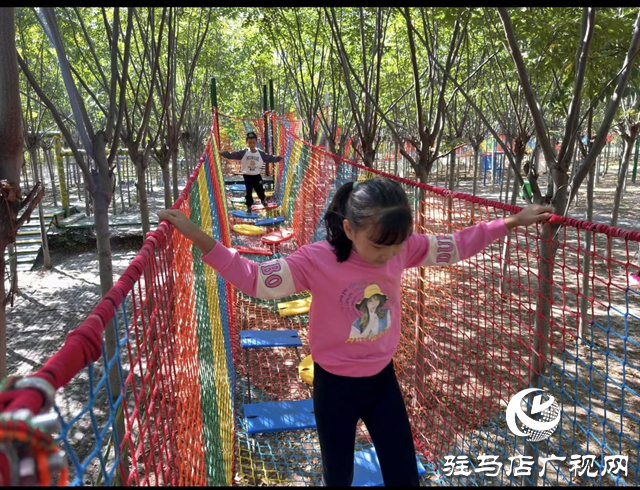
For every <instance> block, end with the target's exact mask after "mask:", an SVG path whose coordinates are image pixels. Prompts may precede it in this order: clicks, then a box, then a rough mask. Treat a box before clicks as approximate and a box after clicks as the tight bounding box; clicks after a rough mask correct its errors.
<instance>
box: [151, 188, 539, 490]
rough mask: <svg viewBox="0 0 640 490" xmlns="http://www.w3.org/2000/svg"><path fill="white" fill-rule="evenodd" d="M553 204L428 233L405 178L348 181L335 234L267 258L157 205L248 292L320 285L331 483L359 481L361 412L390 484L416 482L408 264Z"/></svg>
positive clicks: (318, 396)
mask: <svg viewBox="0 0 640 490" xmlns="http://www.w3.org/2000/svg"><path fill="white" fill-rule="evenodd" d="M551 212H552V208H551V207H548V206H540V205H536V204H532V205H530V206H528V207H526V208H525V209H523V210H522V211H521V212H520V213H518V214H515V215H511V216H508V217H506V218H504V219H498V220H495V221H492V222H489V223H487V222H481V223H478V224H477V225H475V226H470V227H468V228H465V229H463V230H461V231H459V232H457V233H454V234H452V235H422V234H418V233H413V221H412V211H411V207H410V206H409V201H408V199H407V196H406V194H405V192H404V189H403V188H402V186H401V185H400V184H398V183H397V182H395V181H394V180H390V179H385V178H374V179H372V180H368V181H365V182H362V183H360V184H358V183H352V182H348V183H346V184H344V185H342V186H341V187H340V188H339V189H338V191H337V192H336V195H335V196H334V198H333V200H332V202H331V203H330V205H329V208H328V210H327V212H326V214H325V216H324V220H325V226H326V231H327V239H326V240H324V241H318V242H315V243H312V244H310V245H305V246H303V247H300V249H298V250H297V251H296V252H295V253H293V254H291V255H290V256H288V257H285V258H280V259H276V260H271V261H269V262H264V263H256V262H253V261H250V260H248V259H246V258H244V257H242V256H240V254H239V253H238V252H237V251H236V250H234V249H229V248H227V247H225V246H224V245H222V244H221V243H220V242H218V241H217V240H215V239H214V238H212V237H210V236H209V235H207V234H206V233H204V232H203V231H202V230H200V229H199V228H198V227H197V226H196V225H195V224H194V223H193V222H192V221H191V220H190V219H189V218H187V217H186V216H185V215H184V214H183V213H182V212H181V211H179V210H173V209H169V210H162V211H158V217H159V218H160V219H161V220H167V221H169V222H170V223H172V224H173V225H174V226H175V227H176V229H177V230H178V231H180V232H181V233H182V234H184V235H185V236H186V237H187V238H189V239H190V240H192V241H193V242H194V243H195V245H196V246H197V247H198V248H199V249H200V251H201V252H202V260H203V261H204V262H205V263H206V264H208V265H209V266H211V267H213V268H214V269H215V270H216V271H217V272H218V273H219V274H220V275H221V276H222V277H223V278H225V279H226V280H227V281H229V282H230V283H231V284H233V285H234V286H235V287H236V288H238V289H239V290H240V291H242V292H244V293H246V294H249V295H251V296H254V297H256V298H262V299H274V298H282V297H286V296H290V295H292V294H294V293H297V292H301V291H306V290H309V291H310V292H311V294H312V296H313V302H312V303H311V309H310V311H309V347H310V350H311V355H312V358H313V360H314V380H313V388H314V389H313V403H314V414H315V418H316V425H317V429H318V438H319V441H320V452H321V456H322V464H323V468H322V480H323V484H324V485H327V486H350V485H351V483H352V480H353V463H354V447H355V434H356V428H357V424H358V421H359V420H360V419H362V421H363V422H364V424H365V425H366V427H367V430H368V432H369V435H370V436H371V439H372V442H373V444H374V446H375V449H376V453H377V455H378V460H379V462H380V468H381V471H382V476H383V479H384V483H385V486H418V485H419V478H418V469H417V465H416V457H415V448H414V444H413V436H412V433H411V427H410V424H409V419H408V416H407V411H406V407H405V404H404V400H403V398H402V393H401V391H400V387H399V385H398V381H397V379H396V374H395V371H394V367H393V361H392V358H393V356H394V354H395V352H396V348H397V346H398V342H399V339H400V311H401V279H402V273H403V271H404V270H405V269H408V268H411V267H419V266H437V265H448V264H453V263H455V262H458V261H461V260H465V259H467V258H469V257H471V256H473V255H475V254H477V253H478V252H480V251H482V249H484V248H485V247H486V246H487V245H489V244H490V243H491V242H493V241H494V240H497V239H499V238H501V237H504V236H506V235H507V234H508V233H509V229H511V228H514V227H516V226H528V225H531V224H533V223H536V222H538V221H542V220H545V219H548V218H549V217H550V216H551Z"/></svg>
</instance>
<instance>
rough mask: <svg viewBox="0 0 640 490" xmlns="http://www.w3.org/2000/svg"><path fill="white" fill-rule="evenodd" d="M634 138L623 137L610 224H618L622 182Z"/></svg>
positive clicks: (627, 169)
mask: <svg viewBox="0 0 640 490" xmlns="http://www.w3.org/2000/svg"><path fill="white" fill-rule="evenodd" d="M634 140H635V138H631V139H627V138H623V141H624V146H623V151H622V159H621V161H620V171H619V172H618V186H617V187H616V194H615V197H614V199H613V209H612V210H611V226H618V214H619V212H620V202H621V201H622V194H623V191H624V183H625V181H626V180H627V173H628V171H629V162H630V161H631V154H632V153H633V141H634Z"/></svg>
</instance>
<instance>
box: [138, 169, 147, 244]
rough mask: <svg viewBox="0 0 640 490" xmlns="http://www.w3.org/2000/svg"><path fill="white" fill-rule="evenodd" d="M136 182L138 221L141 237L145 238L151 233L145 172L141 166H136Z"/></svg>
mask: <svg viewBox="0 0 640 490" xmlns="http://www.w3.org/2000/svg"><path fill="white" fill-rule="evenodd" d="M136 173H137V177H138V182H137V184H136V186H137V187H138V196H140V220H141V221H142V236H143V237H146V236H147V233H149V232H150V231H151V224H150V223H149V198H148V197H147V182H146V172H145V169H144V168H143V167H142V165H139V164H136Z"/></svg>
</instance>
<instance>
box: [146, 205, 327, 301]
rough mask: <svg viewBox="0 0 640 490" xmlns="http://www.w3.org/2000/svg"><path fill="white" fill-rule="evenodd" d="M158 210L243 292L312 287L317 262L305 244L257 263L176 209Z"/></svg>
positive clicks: (268, 294)
mask: <svg viewBox="0 0 640 490" xmlns="http://www.w3.org/2000/svg"><path fill="white" fill-rule="evenodd" d="M157 214H158V218H160V220H167V221H168V222H169V223H171V224H172V225H173V226H174V227H175V228H176V230H178V231H179V232H180V233H182V234H183V235H184V236H185V237H186V238H188V239H189V240H191V241H192V242H193V243H194V244H195V245H196V247H198V248H199V249H200V251H201V252H202V261H203V262H204V263H205V264H207V265H209V266H210V267H212V268H214V269H215V270H216V272H218V274H220V275H221V276H222V277H223V278H224V279H226V280H227V281H229V282H230V283H231V284H233V285H234V286H235V287H236V288H238V289H239V290H240V291H242V292H243V293H246V294H248V295H250V296H253V297H254V298H261V299H276V298H283V297H285V296H290V295H292V294H294V293H298V292H301V291H306V290H308V289H311V280H312V278H313V277H314V274H315V267H316V266H315V263H314V262H313V260H312V258H311V255H310V254H309V253H307V252H308V251H307V250H306V249H305V248H304V247H302V248H300V249H299V250H297V251H296V252H295V253H293V254H291V255H290V256H289V257H286V258H283V259H276V260H271V261H268V262H263V263H260V264H259V263H257V262H254V261H252V260H248V259H246V258H245V257H242V256H241V255H240V254H239V253H238V251H237V250H234V249H230V248H227V247H225V246H224V245H223V244H222V243H220V242H218V240H216V239H215V238H212V237H210V236H209V235H207V234H206V233H205V232H204V231H202V230H201V229H200V228H199V227H198V226H197V225H196V224H195V223H194V222H193V221H191V220H190V219H189V218H187V216H186V215H185V214H184V213H183V212H182V211H180V210H178V209H164V210H161V211H158V212H157Z"/></svg>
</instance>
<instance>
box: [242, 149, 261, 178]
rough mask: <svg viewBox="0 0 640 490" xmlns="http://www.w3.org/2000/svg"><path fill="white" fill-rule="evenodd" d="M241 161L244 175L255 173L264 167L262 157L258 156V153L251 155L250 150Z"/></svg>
mask: <svg viewBox="0 0 640 490" xmlns="http://www.w3.org/2000/svg"><path fill="white" fill-rule="evenodd" d="M242 160H243V161H242V167H243V171H244V173H254V172H255V173H257V172H259V171H260V170H261V169H262V167H263V166H264V165H263V161H262V157H261V156H260V153H259V152H258V151H256V152H255V153H251V151H250V150H247V152H246V153H245V154H244V157H243V158H242Z"/></svg>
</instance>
